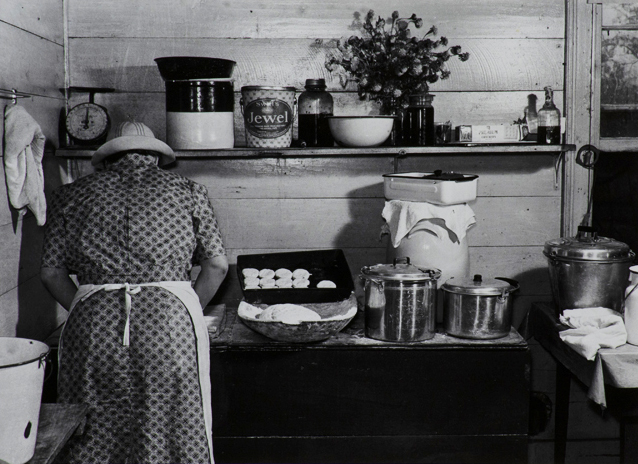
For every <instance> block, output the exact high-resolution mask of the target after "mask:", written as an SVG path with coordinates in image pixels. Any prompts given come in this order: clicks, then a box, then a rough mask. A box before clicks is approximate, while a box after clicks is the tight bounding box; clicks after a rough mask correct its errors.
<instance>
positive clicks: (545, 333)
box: [529, 302, 638, 464]
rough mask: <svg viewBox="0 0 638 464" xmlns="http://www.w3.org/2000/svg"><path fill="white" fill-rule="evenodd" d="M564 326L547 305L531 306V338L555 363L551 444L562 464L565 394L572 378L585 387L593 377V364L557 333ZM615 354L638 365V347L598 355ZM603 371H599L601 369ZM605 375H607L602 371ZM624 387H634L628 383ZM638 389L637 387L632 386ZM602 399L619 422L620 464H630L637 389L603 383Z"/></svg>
mask: <svg viewBox="0 0 638 464" xmlns="http://www.w3.org/2000/svg"><path fill="white" fill-rule="evenodd" d="M567 328H568V327H567V326H565V325H563V324H561V323H560V322H559V320H558V318H557V317H556V310H555V307H554V306H553V305H552V304H551V303H545V302H543V303H534V304H532V309H531V311H530V314H529V329H530V332H531V335H533V336H534V338H535V339H536V340H537V341H538V342H539V343H540V344H541V346H542V347H543V348H544V349H545V350H547V352H549V353H550V354H551V355H552V357H553V358H554V359H555V360H556V405H555V408H556V410H555V424H556V432H555V434H556V436H555V443H554V462H555V463H556V464H564V462H565V451H566V445H567V425H568V420H569V393H570V385H571V380H572V378H576V379H577V380H579V381H580V382H581V383H583V384H584V385H586V386H587V387H591V386H592V382H594V381H595V379H596V377H597V376H598V377H599V374H598V373H597V371H596V370H597V367H598V368H599V369H600V367H599V366H597V365H596V362H595V361H588V360H587V359H585V358H584V357H583V356H581V355H580V354H578V353H577V352H576V351H575V350H573V349H572V348H571V347H569V346H568V345H567V344H566V343H564V342H563V341H562V340H561V338H560V335H559V332H561V331H562V330H565V329H567ZM601 353H604V354H605V356H614V355H615V354H619V355H622V356H623V357H630V358H632V359H635V363H636V364H638V348H636V347H633V346H631V345H623V346H621V347H618V348H616V349H615V350H612V349H604V350H601V351H600V352H599V354H598V356H599V357H600V356H601ZM604 369H606V368H603V370H604ZM606 374H610V373H609V372H606ZM625 386H626V387H627V386H629V387H634V385H633V384H632V383H631V382H628V383H627V384H626V385H625ZM636 386H637V387H638V385H636ZM603 396H604V399H605V402H606V407H607V408H608V409H609V411H610V413H611V414H613V415H614V416H615V417H617V418H618V420H619V422H620V462H621V464H630V463H636V462H638V388H619V387H618V386H614V385H613V384H609V383H607V382H606V381H605V384H604V395H603Z"/></svg>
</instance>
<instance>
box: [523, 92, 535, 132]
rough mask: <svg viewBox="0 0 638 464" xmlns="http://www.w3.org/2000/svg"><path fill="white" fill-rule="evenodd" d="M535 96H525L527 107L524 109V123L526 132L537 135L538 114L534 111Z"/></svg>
mask: <svg viewBox="0 0 638 464" xmlns="http://www.w3.org/2000/svg"><path fill="white" fill-rule="evenodd" d="M536 100H537V98H536V95H534V94H533V93H531V94H529V95H528V96H527V107H526V108H525V122H526V123H527V131H528V133H530V134H537V133H538V112H537V111H536Z"/></svg>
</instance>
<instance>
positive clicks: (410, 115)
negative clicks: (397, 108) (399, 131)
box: [403, 93, 436, 147]
mask: <svg viewBox="0 0 638 464" xmlns="http://www.w3.org/2000/svg"><path fill="white" fill-rule="evenodd" d="M432 100H434V95H432V94H430V93H422V94H415V95H410V105H409V106H408V109H407V111H406V117H405V120H404V123H403V141H404V145H406V146H412V147H419V146H433V145H435V143H436V128H435V126H434V107H433V106H432Z"/></svg>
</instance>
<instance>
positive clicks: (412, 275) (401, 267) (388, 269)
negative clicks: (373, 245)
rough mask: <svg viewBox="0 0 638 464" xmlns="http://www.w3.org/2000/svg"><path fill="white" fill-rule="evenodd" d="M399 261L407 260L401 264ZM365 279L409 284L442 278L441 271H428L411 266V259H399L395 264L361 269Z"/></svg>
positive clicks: (376, 265)
mask: <svg viewBox="0 0 638 464" xmlns="http://www.w3.org/2000/svg"><path fill="white" fill-rule="evenodd" d="M399 260H405V262H404V263H399V262H398V261H399ZM361 273H362V274H363V276H364V277H375V278H378V279H381V280H396V281H409V282H422V281H425V280H438V279H439V278H440V277H441V271H440V270H439V269H426V268H422V267H418V266H414V265H413V264H410V259H409V258H397V259H395V260H394V263H393V264H375V265H373V266H364V267H362V268H361Z"/></svg>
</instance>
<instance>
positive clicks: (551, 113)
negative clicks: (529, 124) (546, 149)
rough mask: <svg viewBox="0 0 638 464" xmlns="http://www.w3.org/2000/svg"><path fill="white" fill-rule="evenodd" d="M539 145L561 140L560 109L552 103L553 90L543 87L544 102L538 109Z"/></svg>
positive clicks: (551, 143) (557, 142) (556, 142)
mask: <svg viewBox="0 0 638 464" xmlns="http://www.w3.org/2000/svg"><path fill="white" fill-rule="evenodd" d="M537 141H538V143H539V144H540V145H553V144H559V143H560V142H561V134H560V110H559V109H558V108H556V105H555V104H554V92H553V91H552V88H551V87H545V104H544V105H543V107H542V108H541V109H540V110H538V138H537Z"/></svg>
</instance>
